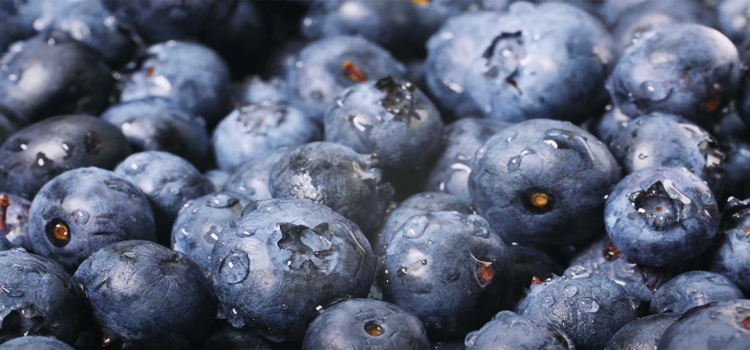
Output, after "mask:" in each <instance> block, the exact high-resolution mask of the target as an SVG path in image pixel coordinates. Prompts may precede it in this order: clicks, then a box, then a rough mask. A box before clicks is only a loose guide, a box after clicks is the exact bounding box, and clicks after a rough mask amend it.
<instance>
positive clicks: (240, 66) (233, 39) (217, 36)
mask: <svg viewBox="0 0 750 350" xmlns="http://www.w3.org/2000/svg"><path fill="white" fill-rule="evenodd" d="M215 2H216V3H217V5H219V6H222V7H223V9H221V11H218V12H217V14H218V16H213V17H214V18H215V19H214V21H213V22H212V23H209V24H207V25H206V27H205V30H203V31H202V33H201V35H200V37H201V41H202V42H204V43H206V45H208V46H210V47H212V48H213V49H214V50H216V51H217V52H219V53H220V54H221V56H222V57H224V59H226V60H227V63H228V64H229V66H230V67H231V68H232V73H234V74H237V73H240V74H242V73H245V72H247V71H250V70H252V69H253V68H254V67H252V66H253V63H251V62H253V61H258V60H259V58H260V57H263V56H265V55H266V50H267V44H268V42H269V41H272V40H273V39H271V35H269V34H268V31H267V30H265V28H264V27H263V25H264V22H267V21H268V20H266V18H264V17H265V16H266V14H264V13H262V12H261V11H258V6H257V5H258V4H259V3H258V2H257V1H253V0H237V1H226V0H216V1H215ZM275 2H276V1H275ZM226 11H229V12H228V13H227V12H226Z"/></svg>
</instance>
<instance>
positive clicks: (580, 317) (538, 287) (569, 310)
mask: <svg viewBox="0 0 750 350" xmlns="http://www.w3.org/2000/svg"><path fill="white" fill-rule="evenodd" d="M516 312H518V313H519V314H520V315H524V316H528V317H529V318H532V319H535V320H537V321H538V322H544V323H550V324H552V325H553V326H555V327H558V328H560V330H562V331H563V332H565V333H566V334H567V335H569V336H570V338H571V339H573V342H574V343H575V347H576V348H577V349H601V348H603V347H604V346H605V345H606V344H607V342H608V341H609V339H610V338H611V337H612V336H613V335H614V334H615V333H616V332H617V331H618V330H620V328H622V326H624V325H626V324H628V323H629V322H631V321H633V320H635V319H636V313H635V305H634V304H633V300H632V298H631V297H630V296H629V295H628V293H627V292H625V289H623V288H622V287H621V286H620V285H618V284H617V283H615V282H614V281H612V280H610V279H609V278H606V277H601V276H595V275H591V274H589V272H588V271H586V269H584V268H582V267H580V266H573V267H570V268H568V269H567V270H565V274H563V276H562V277H558V276H555V277H554V278H552V279H551V280H547V281H545V282H543V283H541V284H533V285H531V290H530V291H529V294H528V295H526V297H525V298H524V299H523V300H521V302H519V303H518V305H517V306H516Z"/></svg>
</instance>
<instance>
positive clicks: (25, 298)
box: [0, 248, 84, 344]
mask: <svg viewBox="0 0 750 350" xmlns="http://www.w3.org/2000/svg"><path fill="white" fill-rule="evenodd" d="M0 267H1V268H2V271H3V273H2V274H1V275H0V284H2V286H3V288H4V290H7V291H8V292H5V293H2V295H0V305H2V312H0V321H2V326H3V327H2V330H0V342H5V341H7V340H9V339H13V338H18V337H23V336H25V335H42V336H53V337H55V338H57V339H59V340H61V341H64V342H66V343H68V344H73V343H74V342H75V341H76V338H77V337H78V333H79V331H80V329H81V327H82V325H83V323H84V314H83V313H84V299H83V293H82V291H81V289H80V287H79V286H78V284H77V283H74V282H73V280H72V279H71V277H70V275H69V274H68V273H66V272H65V270H64V269H63V268H62V266H60V264H58V263H56V262H54V261H52V260H49V259H46V258H42V257H40V256H37V255H33V254H30V253H26V252H25V251H24V250H23V249H21V248H16V249H11V250H7V251H2V252H0ZM24 333H27V334H24Z"/></svg>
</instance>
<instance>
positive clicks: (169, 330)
mask: <svg viewBox="0 0 750 350" xmlns="http://www.w3.org/2000/svg"><path fill="white" fill-rule="evenodd" d="M73 278H74V279H75V281H76V282H78V283H80V284H81V285H82V286H83V290H84V292H85V293H86V300H87V304H88V305H89V307H90V310H91V313H92V314H93V317H94V321H95V322H96V324H97V325H98V326H99V327H100V329H101V331H102V332H103V337H102V345H104V346H118V345H119V346H120V347H122V348H135V347H140V348H143V347H148V348H162V349H165V348H188V347H195V346H197V345H199V344H202V342H203V341H205V339H206V338H207V337H208V335H209V328H210V326H211V324H212V322H213V320H214V317H215V316H216V296H215V295H214V292H213V290H212V289H211V283H210V282H209V280H208V278H207V277H206V276H204V275H203V274H202V273H201V270H200V267H198V265H197V264H196V263H195V262H193V261H192V260H190V259H189V258H188V257H187V256H185V255H184V254H182V253H180V252H176V251H173V250H170V249H169V248H166V247H164V246H161V245H158V244H156V243H153V242H149V241H140V240H131V241H123V242H117V243H114V244H111V245H108V246H106V247H104V248H102V249H101V250H99V251H97V252H96V253H94V254H93V255H92V256H91V257H89V258H88V259H86V261H84V262H83V264H81V266H80V267H79V268H78V270H77V271H76V273H75V275H73Z"/></svg>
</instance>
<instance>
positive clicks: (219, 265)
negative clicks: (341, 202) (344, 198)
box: [210, 199, 376, 342]
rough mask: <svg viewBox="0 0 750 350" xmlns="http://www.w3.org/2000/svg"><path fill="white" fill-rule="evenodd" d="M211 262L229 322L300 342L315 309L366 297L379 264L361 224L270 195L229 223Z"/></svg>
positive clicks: (307, 203)
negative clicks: (342, 300) (269, 197)
mask: <svg viewBox="0 0 750 350" xmlns="http://www.w3.org/2000/svg"><path fill="white" fill-rule="evenodd" d="M210 264H211V276H212V278H213V283H214V288H215V289H216V293H217V295H218V297H219V301H220V302H221V306H222V308H223V310H224V313H225V314H226V317H227V320H228V321H229V322H230V324H231V325H232V326H234V327H237V328H239V327H244V329H245V330H246V331H249V332H251V333H255V334H258V335H261V336H263V337H264V338H266V339H269V340H271V341H275V342H280V341H287V340H301V339H302V338H303V336H304V334H305V331H306V329H307V327H308V323H309V322H311V321H312V320H313V318H314V317H315V316H316V315H317V313H318V311H317V310H318V309H320V308H324V307H327V306H328V305H329V304H332V303H334V302H335V301H337V300H340V299H341V298H348V297H354V298H360V297H365V296H366V295H367V292H368V290H369V288H370V285H372V282H373V280H374V277H375V266H376V261H375V255H374V254H373V253H372V249H371V248H370V244H369V243H368V242H367V239H366V238H365V237H364V235H363V234H362V232H361V231H360V230H359V228H358V227H357V225H355V224H354V223H352V222H351V221H349V220H347V219H346V218H344V217H343V216H341V215H339V214H337V213H335V212H334V211H332V210H331V209H329V208H327V207H325V206H323V205H320V204H316V203H313V202H310V201H308V200H302V199H291V200H290V199H269V200H265V201H259V202H257V203H255V204H251V205H249V206H248V207H247V208H246V209H245V213H244V214H243V215H242V217H240V218H239V219H237V220H235V221H232V222H231V223H229V224H228V225H227V226H226V227H225V228H224V230H223V231H222V232H221V235H220V236H219V240H218V241H217V242H216V244H215V245H214V249H213V251H212V253H211V261H210Z"/></svg>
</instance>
